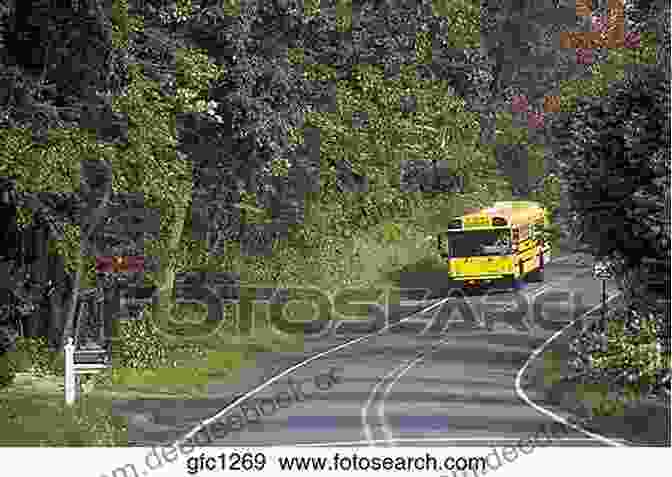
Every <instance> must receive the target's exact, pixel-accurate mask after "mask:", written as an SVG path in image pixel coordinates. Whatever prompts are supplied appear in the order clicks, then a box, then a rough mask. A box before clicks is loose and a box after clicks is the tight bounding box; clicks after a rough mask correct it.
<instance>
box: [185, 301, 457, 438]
mask: <svg viewBox="0 0 672 477" xmlns="http://www.w3.org/2000/svg"><path fill="white" fill-rule="evenodd" d="M448 299H449V298H444V299H442V300H441V301H438V302H436V303H434V304H432V305H430V306H429V307H427V308H425V309H424V310H420V311H419V312H416V313H413V314H412V315H410V316H408V317H406V318H403V319H401V320H399V321H398V322H397V323H394V324H393V325H389V324H388V325H385V326H384V327H383V328H382V329H380V330H379V331H376V332H374V333H369V334H366V335H364V336H360V337H359V338H355V339H353V340H350V341H346V342H345V343H342V344H340V345H338V346H335V347H333V348H331V349H328V350H326V351H323V352H321V353H318V354H316V355H314V356H311V357H310V358H308V359H306V360H304V361H301V362H300V363H297V364H295V365H294V366H291V367H289V368H287V369H286V370H284V371H282V372H281V373H279V374H277V375H275V376H273V377H272V378H270V379H268V380H267V381H265V382H263V383H261V384H260V385H259V386H257V387H256V388H254V389H252V390H251V391H248V392H247V393H245V394H243V395H242V396H240V397H239V398H238V399H236V400H235V401H233V402H232V403H231V404H229V405H228V406H226V407H225V408H224V409H222V410H221V411H219V412H218V413H217V414H215V415H214V416H212V417H210V418H208V419H206V420H205V421H203V422H201V423H200V424H199V425H197V426H196V427H195V428H194V429H192V430H191V431H189V433H187V434H186V435H185V436H184V437H183V438H182V439H179V440H177V441H175V443H174V444H173V445H174V446H175V447H179V446H180V444H182V443H183V442H185V441H187V440H189V439H191V438H192V437H193V436H195V435H196V434H197V433H198V432H199V431H200V430H201V429H203V428H204V427H205V426H208V425H209V424H210V423H212V422H214V421H216V420H218V419H219V418H221V417H222V416H224V415H226V414H227V413H228V412H230V411H231V410H232V409H233V408H235V407H236V406H237V405H238V404H241V403H242V402H244V401H245V400H246V399H248V398H250V397H252V396H254V395H255V394H256V393H258V392H260V391H263V390H264V389H266V388H267V387H268V386H270V385H271V384H273V383H274V382H276V381H278V380H279V379H282V378H284V377H285V376H287V375H288V374H290V373H292V372H293V371H295V370H297V369H299V368H302V367H304V366H306V365H307V364H310V363H312V362H313V361H315V360H317V359H320V358H322V357H324V356H327V355H330V354H331V353H334V352H336V351H339V350H341V349H343V348H347V347H348V346H352V345H354V344H357V343H359V342H361V341H364V340H367V339H369V338H372V337H373V336H377V335H380V334H382V333H384V332H385V331H387V330H388V329H389V328H391V327H395V326H398V325H400V324H401V323H403V322H405V321H408V320H410V319H411V318H414V317H415V315H417V314H419V313H426V312H427V311H429V310H431V309H433V308H435V307H437V306H440V305H441V304H443V303H444V302H445V301H447V300H448Z"/></svg>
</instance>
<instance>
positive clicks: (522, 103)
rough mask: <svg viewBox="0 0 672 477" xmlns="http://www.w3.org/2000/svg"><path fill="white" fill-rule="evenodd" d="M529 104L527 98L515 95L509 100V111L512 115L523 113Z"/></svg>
mask: <svg viewBox="0 0 672 477" xmlns="http://www.w3.org/2000/svg"><path fill="white" fill-rule="evenodd" d="M528 107H529V103H528V102H527V96H525V95H517V96H514V97H513V98H511V110H512V111H513V112H514V113H524V112H526V111H527V109H528Z"/></svg>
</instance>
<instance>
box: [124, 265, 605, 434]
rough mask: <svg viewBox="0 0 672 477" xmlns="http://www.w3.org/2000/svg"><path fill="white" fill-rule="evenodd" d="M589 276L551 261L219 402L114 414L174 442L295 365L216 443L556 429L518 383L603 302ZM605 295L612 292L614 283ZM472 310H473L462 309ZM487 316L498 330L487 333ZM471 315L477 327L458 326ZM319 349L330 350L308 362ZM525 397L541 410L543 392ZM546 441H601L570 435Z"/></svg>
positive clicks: (404, 310) (128, 405)
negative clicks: (529, 278) (519, 280)
mask: <svg viewBox="0 0 672 477" xmlns="http://www.w3.org/2000/svg"><path fill="white" fill-rule="evenodd" d="M590 272H591V263H590V262H589V261H586V260H585V259H577V257H569V259H568V260H565V261H564V262H563V261H562V260H561V261H559V262H553V263H551V264H548V265H547V270H546V277H545V282H544V283H541V284H527V285H526V286H524V288H522V289H520V290H519V291H518V292H512V291H509V292H506V291H502V292H500V293H497V294H491V295H489V294H485V295H478V294H476V295H474V296H470V297H468V298H467V299H466V300H465V299H459V298H458V299H455V298H454V299H451V300H448V301H447V302H446V303H445V304H444V305H443V306H438V307H435V310H432V312H431V313H429V312H428V313H425V314H423V315H421V316H417V317H416V318H415V319H413V320H410V321H413V322H412V323H410V322H408V323H403V324H401V325H398V326H394V327H391V328H390V329H389V330H387V331H383V332H379V333H378V334H376V333H375V332H374V333H371V332H372V330H371V329H368V330H367V329H362V330H360V331H359V332H353V331H347V332H344V333H341V334H340V335H335V334H332V335H330V336H325V337H323V338H321V339H319V340H313V341H310V342H307V343H306V345H305V347H304V350H303V351H302V352H300V353H274V354H271V353H266V354H262V355H260V356H259V357H258V359H257V367H256V368H254V369H249V370H245V371H244V372H243V373H242V374H243V375H242V378H241V381H240V382H238V383H236V384H235V385H212V386H211V387H210V389H209V393H210V394H211V396H212V397H211V398H208V399H202V400H189V401H147V400H145V401H123V402H122V401H120V402H118V403H116V406H115V407H116V411H115V412H116V413H120V414H123V415H128V416H131V419H130V420H129V440H130V442H129V445H142V446H150V445H158V444H168V443H170V442H174V441H176V440H180V439H182V438H183V437H184V436H186V435H187V433H189V432H190V431H192V430H194V428H195V427H196V426H197V425H198V424H199V423H200V422H202V421H204V420H205V419H208V418H211V417H213V416H215V415H217V414H218V413H219V412H220V411H221V410H223V409H224V408H225V407H227V405H228V404H229V403H231V402H232V400H233V399H234V396H236V395H242V394H244V393H246V392H248V391H250V390H252V389H254V388H255V387H258V386H259V385H261V384H263V383H264V382H266V381H267V380H268V379H270V378H272V377H274V376H277V375H278V374H279V373H282V372H283V371H285V370H287V369H289V368H290V367H292V366H298V367H297V368H296V369H295V370H293V371H291V372H286V373H285V374H284V375H283V376H282V377H281V378H279V379H277V380H276V382H273V383H271V384H270V385H268V386H266V387H265V388H263V389H261V390H259V391H258V392H256V393H255V394H254V396H251V397H249V398H248V399H247V400H246V403H247V404H248V407H254V406H253V404H254V403H255V401H256V403H261V405H262V407H263V409H262V412H265V413H266V414H265V415H262V416H261V417H257V412H254V411H247V415H248V417H249V420H248V421H247V422H246V423H245V424H241V421H240V419H237V418H231V417H227V416H231V415H239V408H234V409H233V410H232V411H231V412H229V413H228V414H227V415H225V416H221V417H218V418H217V421H218V424H217V425H210V426H208V427H209V429H210V432H211V435H212V436H213V440H212V441H211V442H212V445H217V446H265V445H296V444H302V445H328V444H333V445H339V446H348V445H367V444H375V445H423V446H428V445H429V446H442V445H447V446H461V445H464V446H505V445H511V444H512V443H514V442H516V441H518V440H520V439H523V440H525V439H529V438H530V436H534V435H535V434H538V432H539V430H540V429H543V426H550V425H551V424H553V422H554V420H553V419H551V418H550V417H548V416H547V415H544V414H542V413H540V412H539V411H538V410H536V409H534V408H533V407H531V406H530V405H529V404H527V403H526V402H525V401H524V400H523V399H521V397H520V396H519V394H518V392H517V390H516V385H515V381H516V376H517V374H518V372H519V370H520V369H521V367H523V366H524V364H525V363H526V361H527V360H528V358H529V357H530V355H531V354H532V353H533V352H534V350H536V349H537V348H539V347H540V346H541V345H542V344H543V343H544V341H545V340H547V339H548V338H549V337H550V336H551V335H553V333H555V332H556V331H557V330H559V329H561V328H562V327H563V326H565V325H566V324H567V323H569V322H570V321H571V320H572V319H573V318H574V317H578V316H580V315H581V314H583V313H585V312H586V311H588V310H589V309H591V308H594V307H595V305H598V304H599V303H600V300H601V283H600V282H599V281H596V280H595V279H593V278H592V276H591V273H590ZM404 279H405V280H407V281H408V284H413V286H414V287H416V288H417V287H423V286H426V285H427V286H430V287H431V288H432V289H433V290H434V295H441V294H443V295H444V296H445V294H446V293H449V292H450V291H449V290H448V291H447V290H446V289H445V288H442V289H440V291H437V290H439V289H438V288H437V287H436V283H440V282H439V281H437V280H438V277H436V276H408V277H405V278H404ZM402 286H404V283H402ZM608 291H609V293H611V294H613V293H615V291H616V290H615V287H614V286H613V284H609V285H608ZM516 296H518V297H519V299H523V298H524V299H523V300H522V301H523V302H525V303H528V304H532V303H536V306H537V307H539V308H538V311H537V312H536V313H527V314H525V313H522V312H516V311H515V306H516V305H515V303H516V301H515V297H516ZM465 302H466V303H468V304H469V310H471V312H468V311H465V310H466V308H465V307H464V304H465ZM431 303H436V299H430V300H427V301H421V302H419V301H415V302H413V301H410V300H409V301H405V302H402V305H403V307H394V309H393V310H392V312H391V316H404V317H407V316H409V315H411V314H412V312H413V311H416V310H418V309H421V308H423V307H427V306H428V305H429V304H431ZM460 303H461V304H460ZM458 305H459V306H458ZM485 314H487V316H488V317H489V318H488V322H489V323H491V325H492V326H491V329H487V328H484V327H483V324H484V321H483V319H482V318H483V316H484V315H485ZM470 316H475V317H476V324H473V323H471V322H469V321H468V320H467V321H462V322H460V320H461V319H462V318H464V317H467V318H469V317H470ZM428 324H431V326H428ZM374 331H375V330H374ZM355 339H358V341H357V342H355V343H352V344H347V343H349V342H351V341H353V340H355ZM339 345H340V346H341V348H340V349H338V350H336V351H333V352H329V350H330V349H333V348H334V347H336V346H339ZM320 353H328V354H326V355H325V356H322V357H319V358H316V359H313V360H312V361H311V362H310V363H308V364H306V365H301V364H300V363H302V362H303V361H305V360H306V359H307V358H310V357H314V356H316V355H318V354H320ZM330 373H331V374H330ZM301 382H303V383H304V384H302V385H301V384H299V383H301ZM317 387H320V388H321V390H318V389H317ZM526 391H527V393H528V397H529V399H530V400H532V401H534V403H535V404H537V405H539V406H542V407H545V403H544V401H543V399H544V397H543V396H537V395H535V394H534V393H533V392H530V391H529V390H526ZM310 393H312V396H310V397H308V395H309V394H310ZM273 400H275V402H276V403H277V404H273ZM548 407H549V408H550V407H552V406H550V404H548ZM253 421H254V422H253ZM546 429H548V427H546ZM199 435H204V434H202V433H201V434H199ZM197 442H199V443H201V444H203V445H205V444H206V443H205V441H204V440H201V439H199V440H198V441H197ZM546 445H553V446H556V445H557V446H562V445H572V446H595V445H598V446H599V445H605V444H604V443H603V442H600V441H599V440H596V439H594V438H590V437H587V436H586V435H584V434H582V433H580V432H575V431H573V430H569V431H568V432H567V433H565V432H562V433H560V434H558V435H557V437H556V438H554V439H551V440H547V441H546Z"/></svg>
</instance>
